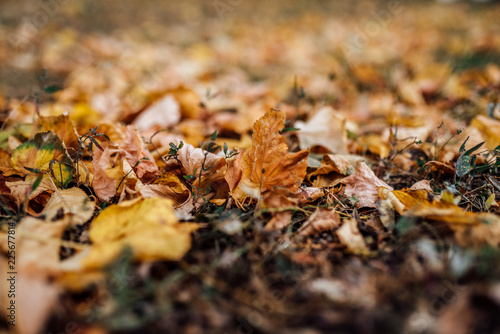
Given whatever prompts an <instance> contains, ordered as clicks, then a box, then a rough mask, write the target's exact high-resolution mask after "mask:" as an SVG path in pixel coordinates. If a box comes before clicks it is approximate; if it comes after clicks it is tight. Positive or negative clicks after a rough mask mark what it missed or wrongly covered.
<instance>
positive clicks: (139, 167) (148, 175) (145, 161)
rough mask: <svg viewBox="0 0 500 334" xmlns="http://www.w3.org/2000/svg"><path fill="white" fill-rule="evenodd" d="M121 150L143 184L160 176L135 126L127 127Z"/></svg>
mask: <svg viewBox="0 0 500 334" xmlns="http://www.w3.org/2000/svg"><path fill="white" fill-rule="evenodd" d="M119 149H120V150H121V151H122V152H123V154H124V156H125V159H127V161H128V163H129V164H130V166H132V168H133V169H134V172H135V173H136V174H137V177H139V179H140V180H141V181H142V182H143V183H148V182H150V181H152V180H154V179H155V178H156V177H157V176H158V172H159V171H158V166H156V163H155V160H154V159H153V156H152V155H151V153H149V151H148V149H147V148H146V145H145V144H144V141H143V139H142V137H141V135H140V134H139V131H137V129H135V128H134V127H133V126H131V125H129V126H128V127H127V132H126V134H125V139H124V140H123V142H122V143H121V144H120V146H119Z"/></svg>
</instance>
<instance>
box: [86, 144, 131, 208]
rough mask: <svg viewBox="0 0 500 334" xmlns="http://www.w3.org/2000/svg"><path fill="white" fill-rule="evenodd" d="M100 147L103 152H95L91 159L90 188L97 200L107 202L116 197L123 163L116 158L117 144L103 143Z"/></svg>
mask: <svg viewBox="0 0 500 334" xmlns="http://www.w3.org/2000/svg"><path fill="white" fill-rule="evenodd" d="M102 147H103V150H102V151H101V150H96V151H95V152H94V155H93V157H92V167H93V169H94V179H93V182H92V187H93V188H94V191H95V193H96V195H97V196H98V197H99V199H101V200H102V201H107V200H109V199H110V198H111V197H113V196H115V195H116V192H117V189H116V188H117V187H118V184H119V182H120V181H121V180H122V179H123V177H124V174H123V162H122V161H120V160H119V159H118V158H117V157H116V154H117V152H118V151H119V149H118V145H117V144H115V143H112V142H109V143H103V145H102Z"/></svg>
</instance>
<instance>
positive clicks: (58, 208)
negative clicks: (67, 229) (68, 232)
mask: <svg viewBox="0 0 500 334" xmlns="http://www.w3.org/2000/svg"><path fill="white" fill-rule="evenodd" d="M94 210H95V206H94V202H92V201H90V199H89V197H88V195H87V194H86V193H85V192H84V191H83V190H81V189H80V188H76V187H75V188H70V189H63V190H58V191H56V192H54V193H53V194H52V196H51V197H50V200H49V201H48V203H47V204H46V205H45V208H44V209H43V211H42V213H41V216H42V217H44V219H45V221H47V222H54V221H59V220H61V219H63V218H64V216H68V218H69V221H70V222H71V224H75V225H76V224H84V223H85V222H86V221H88V220H89V219H90V218H92V215H93V214H94Z"/></svg>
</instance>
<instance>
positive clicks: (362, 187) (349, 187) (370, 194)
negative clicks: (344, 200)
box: [340, 162, 392, 208]
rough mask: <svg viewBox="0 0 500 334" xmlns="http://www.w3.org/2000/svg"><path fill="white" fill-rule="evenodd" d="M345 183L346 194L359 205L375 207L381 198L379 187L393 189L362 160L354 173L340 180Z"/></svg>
mask: <svg viewBox="0 0 500 334" xmlns="http://www.w3.org/2000/svg"><path fill="white" fill-rule="evenodd" d="M340 182H341V183H343V184H344V185H345V189H344V194H345V195H346V196H348V197H349V198H351V201H354V202H356V206H357V207H361V208H362V207H371V208H375V207H376V204H375V202H376V201H377V200H378V199H379V195H378V194H379V188H380V187H382V188H386V189H389V190H392V187H390V186H389V185H388V184H387V183H385V182H384V181H382V180H380V179H379V178H378V177H377V176H375V173H373V171H372V170H371V169H370V168H369V167H368V166H367V165H366V164H365V163H364V162H360V163H359V164H358V166H357V167H356V171H355V172H354V174H352V175H350V176H348V177H346V178H344V179H342V180H341V181H340Z"/></svg>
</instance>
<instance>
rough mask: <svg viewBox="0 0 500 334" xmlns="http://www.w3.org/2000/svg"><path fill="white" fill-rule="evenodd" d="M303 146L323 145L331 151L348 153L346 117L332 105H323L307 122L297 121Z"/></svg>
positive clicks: (296, 124)
mask: <svg viewBox="0 0 500 334" xmlns="http://www.w3.org/2000/svg"><path fill="white" fill-rule="evenodd" d="M295 127H297V128H298V129H299V131H298V133H297V135H298V137H299V142H300V147H301V148H312V147H313V146H322V147H324V148H326V149H328V151H330V152H331V153H347V132H346V129H345V119H344V118H342V117H340V116H338V115H337V114H336V113H335V110H333V108H332V107H323V108H321V109H319V110H318V111H317V112H316V114H315V115H314V116H313V117H312V118H311V119H310V120H309V121H308V122H307V123H304V122H296V123H295Z"/></svg>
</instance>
